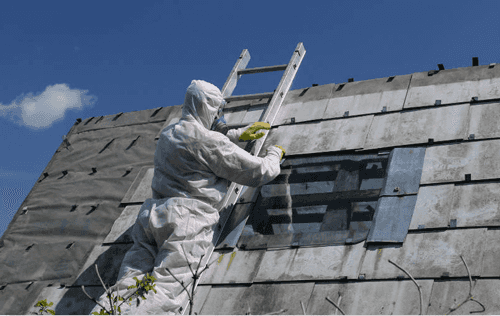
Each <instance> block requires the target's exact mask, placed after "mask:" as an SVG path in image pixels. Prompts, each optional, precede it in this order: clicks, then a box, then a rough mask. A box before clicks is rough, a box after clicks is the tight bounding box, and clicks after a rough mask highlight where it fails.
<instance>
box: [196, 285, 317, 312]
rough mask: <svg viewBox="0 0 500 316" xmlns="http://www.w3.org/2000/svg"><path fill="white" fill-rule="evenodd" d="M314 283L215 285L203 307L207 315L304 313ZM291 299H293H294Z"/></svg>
mask: <svg viewBox="0 0 500 316" xmlns="http://www.w3.org/2000/svg"><path fill="white" fill-rule="evenodd" d="M313 287H314V283H312V282H311V283H281V284H252V285H251V286H244V285H232V286H220V287H219V286H212V289H211V290H210V293H209V294H208V297H207V299H206V301H205V304H204V305H203V308H202V310H201V313H202V314H206V315H243V314H253V315H262V314H269V313H278V314H280V315H298V314H302V307H301V305H300V302H303V303H304V304H306V303H307V301H308V300H309V297H310V296H311V293H312V290H313ZM290 298H293V299H292V300H291V299H290Z"/></svg>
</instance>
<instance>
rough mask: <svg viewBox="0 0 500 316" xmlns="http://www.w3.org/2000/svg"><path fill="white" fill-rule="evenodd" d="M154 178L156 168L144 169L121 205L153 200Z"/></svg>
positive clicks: (147, 167)
mask: <svg viewBox="0 0 500 316" xmlns="http://www.w3.org/2000/svg"><path fill="white" fill-rule="evenodd" d="M153 176H154V167H151V166H145V167H142V168H141V171H140V172H139V173H138V174H137V176H136V178H135V179H134V182H133V183H132V184H131V185H130V187H129V189H128V191H127V193H126V194H125V196H124V197H123V199H122V201H121V203H136V202H144V201H146V199H149V198H152V197H153V189H151V183H152V182H153Z"/></svg>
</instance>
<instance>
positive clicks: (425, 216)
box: [410, 184, 455, 229]
mask: <svg viewBox="0 0 500 316" xmlns="http://www.w3.org/2000/svg"><path fill="white" fill-rule="evenodd" d="M454 187H455V186H454V185H453V184H445V185H437V186H429V187H421V188H420V189H419V190H418V195H417V204H416V205H415V210H414V211H413V217H412V219H411V223H410V229H419V227H421V228H438V227H448V225H449V223H450V208H451V205H452V197H453V192H454ZM422 226H423V227H422Z"/></svg>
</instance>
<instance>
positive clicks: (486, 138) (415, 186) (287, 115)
mask: <svg viewBox="0 0 500 316" xmlns="http://www.w3.org/2000/svg"><path fill="white" fill-rule="evenodd" d="M499 83H500V66H498V65H485V66H475V67H467V68H457V69H450V70H440V71H429V72H427V71H426V72H421V73H414V74H411V75H402V76H394V77H388V78H380V79H373V80H367V81H360V82H347V83H342V84H333V83H332V84H327V85H322V86H313V87H309V88H305V89H297V90H292V91H290V92H289V93H288V94H287V96H286V99H285V101H284V104H283V105H282V107H281V109H280V111H279V113H278V115H277V118H276V121H275V124H274V125H273V128H272V130H271V131H270V134H269V137H268V138H267V140H266V143H265V144H264V147H267V146H269V145H273V144H279V145H281V146H283V147H285V148H286V150H287V155H288V157H289V158H287V161H286V162H285V163H286V164H288V165H283V168H282V169H283V170H286V168H288V167H289V166H294V164H295V165H302V164H305V163H310V162H311V161H313V160H315V159H316V160H317V162H316V163H317V164H321V163H324V161H326V160H328V159H329V161H332V160H335V159H337V160H338V159H340V158H339V157H341V158H342V159H351V160H353V159H355V158H353V157H360V156H362V155H365V156H366V157H368V156H370V155H372V156H373V155H375V156H379V155H380V156H383V157H385V158H386V159H388V161H389V162H388V165H387V168H386V177H385V180H384V182H383V183H381V184H380V185H381V187H380V188H379V189H378V190H379V193H378V204H377V207H376V208H377V209H376V211H375V213H374V220H373V223H372V224H370V226H367V227H368V230H366V231H365V235H364V236H363V237H362V239H363V240H362V241H358V242H356V241H353V240H351V241H346V240H345V239H344V240H343V242H342V243H338V244H335V245H325V244H322V245H321V246H318V245H315V244H314V243H313V244H307V245H306V244H298V245H294V244H293V242H294V241H293V240H289V241H287V244H285V243H282V241H283V239H280V240H278V241H279V242H281V243H277V244H270V243H267V242H266V244H265V245H264V246H259V247H254V248H253V249H248V248H246V247H241V246H242V245H241V243H239V244H237V242H238V240H240V239H239V237H240V235H242V233H243V237H244V236H245V235H244V234H245V233H244V226H245V221H246V218H247V217H248V214H249V212H251V210H252V209H253V208H254V207H255V206H256V205H257V204H258V203H259V202H258V201H259V200H258V199H259V194H260V193H261V191H262V188H248V189H246V190H245V192H243V193H242V196H241V197H242V199H241V200H240V202H239V203H238V204H236V207H235V210H234V211H233V214H232V215H231V216H229V214H228V215H227V216H229V221H228V224H227V225H226V227H224V228H222V227H220V228H217V229H218V230H219V231H221V232H223V233H224V234H223V236H224V238H225V240H224V241H225V242H226V243H229V244H230V243H233V245H234V246H236V247H235V248H234V249H229V250H228V249H227V247H228V245H226V246H225V247H224V244H221V245H219V249H217V250H216V251H215V253H214V255H213V257H212V258H213V259H216V258H219V259H220V260H218V261H216V262H215V263H214V264H212V266H211V268H210V269H209V270H207V271H206V272H205V274H204V275H203V277H202V280H201V283H200V286H199V289H198V293H197V295H196V299H195V310H196V311H197V312H199V313H202V314H245V313H247V312H250V313H252V314H262V313H271V312H278V311H281V312H283V313H285V314H302V305H303V307H304V309H305V311H306V313H307V314H325V313H337V312H338V311H337V309H336V308H335V307H334V306H333V304H332V303H330V302H329V301H328V300H327V299H326V297H328V298H329V299H330V300H331V301H333V302H334V303H335V304H337V305H338V306H339V307H340V308H341V309H342V310H343V311H344V312H345V313H346V314H375V313H381V314H418V313H419V311H420V299H419V291H418V289H417V287H416V286H415V284H414V283H413V281H412V280H411V279H410V278H409V277H408V276H407V275H406V273H404V272H403V271H402V270H401V269H399V268H398V267H396V266H395V265H394V264H391V263H390V262H389V260H391V261H392V262H394V263H396V264H397V265H399V266H400V267H401V268H403V269H405V270H406V271H408V272H409V273H410V274H411V275H412V277H414V278H415V280H416V282H417V283H418V284H419V285H420V286H421V293H422V301H423V304H422V306H423V309H424V310H423V313H429V314H441V313H443V314H444V313H447V312H449V311H450V309H451V308H454V307H456V306H458V304H459V303H460V302H462V300H464V299H465V298H467V295H468V294H469V273H470V276H472V277H473V278H474V282H473V284H474V291H473V297H474V299H475V300H477V301H479V302H481V303H482V304H483V305H484V307H485V311H484V313H487V314H494V313H499V312H500V303H498V299H497V298H498V295H499V294H500V293H498V292H499V291H500V290H499V289H500V286H499V285H500V268H499V267H498V264H496V263H497V262H498V260H499V259H500V258H499V257H500V251H499V250H500V246H498V245H499V244H500V243H499V242H498V241H500V230H499V229H498V228H499V227H500V210H499V205H500V203H498V196H499V194H498V193H500V181H499V180H500V168H499V165H500V155H499V153H500V139H499V138H498V137H499V135H500V126H499V125H498V123H497V122H498V121H499V120H498V118H499V117H500V85H499ZM268 101H269V100H268V99H262V100H253V101H232V102H230V103H228V106H227V108H226V114H225V116H226V119H227V121H228V123H229V124H231V125H232V126H241V125H246V124H248V123H252V122H254V121H257V120H258V119H259V118H260V116H261V114H262V113H263V111H264V110H265V108H266V106H267V102H268ZM180 108H181V107H180V106H171V107H170V106H169V107H165V108H160V109H149V110H143V111H137V112H130V113H121V114H119V115H109V116H105V117H100V118H88V119H85V120H83V121H82V122H80V123H78V124H75V125H74V126H73V127H72V128H71V130H70V132H69V133H68V136H67V137H68V141H69V145H68V143H66V142H63V143H62V144H61V146H60V147H59V148H58V150H57V151H56V153H55V154H54V156H53V158H52V160H51V161H50V163H49V164H48V166H47V167H46V169H45V170H44V172H43V174H42V175H41V177H40V179H39V181H38V182H37V183H36V184H35V186H34V187H33V189H32V190H31V192H30V194H29V195H28V197H27V198H26V200H25V201H24V202H23V204H22V205H21V207H20V209H19V211H18V212H17V214H16V215H15V216H14V219H13V220H12V222H11V223H10V225H9V227H8V229H7V231H6V232H5V233H4V236H3V237H2V239H1V240H0V245H1V248H0V262H2V265H3V268H2V269H0V274H1V276H0V280H2V282H3V287H2V289H1V290H0V302H2V304H0V306H1V307H0V313H1V314H19V313H28V312H29V311H31V310H34V309H33V308H31V306H33V305H34V304H35V302H36V301H38V300H40V299H45V298H46V299H47V300H48V301H52V302H54V306H55V310H56V313H58V314H59V313H63V314H74V313H89V312H90V310H91V309H92V308H93V307H94V304H93V303H92V302H91V301H89V300H86V299H85V298H84V296H82V292H81V289H80V286H81V285H85V288H86V289H87V291H88V292H89V294H91V295H93V296H94V297H97V296H99V295H100V294H101V293H102V292H103V290H102V288H101V286H100V282H99V280H98V279H97V276H96V274H95V271H94V268H93V264H94V263H97V264H98V267H99V271H100V272H102V274H103V275H104V280H105V282H107V283H109V284H112V283H114V282H115V281H116V277H117V274H118V269H119V266H120V264H121V260H122V258H123V256H124V255H125V253H126V251H127V250H128V248H130V247H131V245H132V240H131V238H130V235H129V232H130V228H131V226H132V225H133V223H134V222H135V217H136V216H137V213H138V211H139V208H140V205H141V204H142V202H143V201H144V200H145V199H146V198H148V197H150V196H151V188H150V184H151V179H152V172H151V171H152V169H151V168H152V167H153V155H154V150H155V138H157V136H158V134H159V132H160V131H161V130H162V129H163V128H164V127H165V126H167V125H169V124H171V123H175V122H176V121H177V120H178V119H179V117H180ZM241 146H242V147H244V146H245V144H242V145H241ZM349 157H350V158H349ZM370 157H371V156H370ZM398 157H399V158H398ZM405 157H406V158H405ZM408 157H410V158H408ZM318 159H320V160H318ZM321 159H323V160H321ZM316 160H315V161H316ZM318 161H319V162H318ZM321 161H323V162H321ZM93 168H94V169H93ZM408 170H411V172H407V171H408ZM44 174H45V175H44ZM402 179H403V180H402ZM396 187H397V188H398V190H395V188H396ZM264 190H265V189H264ZM308 194H309V193H307V192H306V194H305V195H308ZM312 194H313V193H311V195H312ZM395 219H396V220H395ZM242 223H243V224H242ZM294 238H295V237H294ZM273 245H274V246H276V247H272V246H273ZM229 246H231V245H229ZM462 258H463V259H462ZM49 284H51V285H52V286H49ZM61 285H62V286H61ZM285 309H286V311H283V310H285ZM478 310H482V309H481V306H480V305H479V304H478V303H475V302H472V303H468V304H464V305H462V306H461V307H460V309H458V310H457V313H460V314H466V313H468V312H470V311H478Z"/></svg>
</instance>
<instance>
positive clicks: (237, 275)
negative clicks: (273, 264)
mask: <svg viewBox="0 0 500 316" xmlns="http://www.w3.org/2000/svg"><path fill="white" fill-rule="evenodd" d="M264 253H265V251H264V250H251V251H244V250H237V249H235V251H232V252H214V254H213V255H212V258H211V261H215V262H214V263H212V264H211V265H210V268H208V270H206V271H205V272H204V275H203V277H202V279H201V283H202V284H224V283H252V282H253V280H254V278H255V275H256V274H257V271H258V269H259V266H260V264H261V262H262V259H263V258H264Z"/></svg>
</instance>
